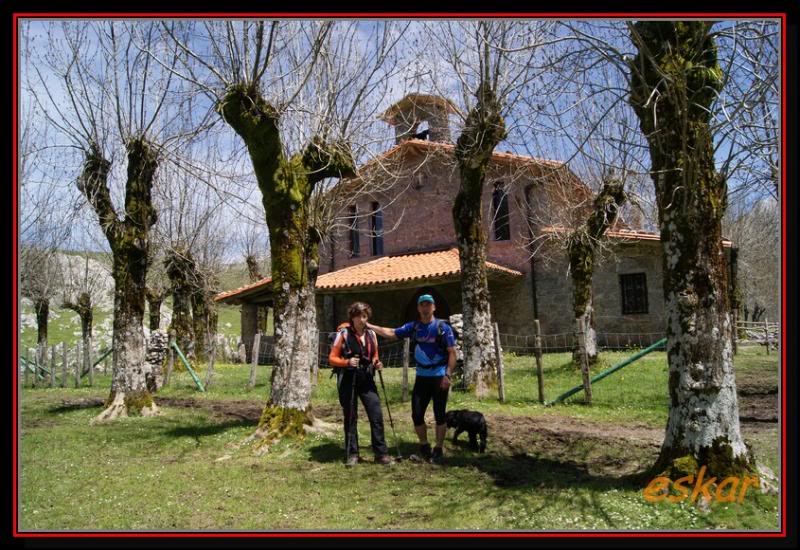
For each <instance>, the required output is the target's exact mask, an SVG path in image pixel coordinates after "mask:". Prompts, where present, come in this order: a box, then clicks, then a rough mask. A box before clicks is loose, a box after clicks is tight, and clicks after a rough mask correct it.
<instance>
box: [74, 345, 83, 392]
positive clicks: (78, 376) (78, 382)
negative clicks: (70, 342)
mask: <svg viewBox="0 0 800 550" xmlns="http://www.w3.org/2000/svg"><path fill="white" fill-rule="evenodd" d="M81 360H82V355H81V339H80V338H78V341H77V342H76V343H75V387H76V388H79V387H80V386H81Z"/></svg>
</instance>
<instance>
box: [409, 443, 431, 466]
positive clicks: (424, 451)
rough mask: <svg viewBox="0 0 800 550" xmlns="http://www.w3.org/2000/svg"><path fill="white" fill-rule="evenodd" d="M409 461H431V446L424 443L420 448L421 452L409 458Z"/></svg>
mask: <svg viewBox="0 0 800 550" xmlns="http://www.w3.org/2000/svg"><path fill="white" fill-rule="evenodd" d="M408 459H409V460H413V461H414V462H427V461H429V460H430V459H431V445H430V443H424V444H422V445H420V446H419V452H418V453H416V454H413V455H411V456H410V457H408Z"/></svg>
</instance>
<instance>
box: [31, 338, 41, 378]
mask: <svg viewBox="0 0 800 550" xmlns="http://www.w3.org/2000/svg"><path fill="white" fill-rule="evenodd" d="M41 364H42V344H41V342H37V344H36V359H35V360H34V363H33V384H32V385H31V387H32V388H35V387H36V386H37V384H38V383H39V381H38V380H37V379H38V378H39V365H41Z"/></svg>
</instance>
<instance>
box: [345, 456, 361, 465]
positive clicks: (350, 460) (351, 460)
mask: <svg viewBox="0 0 800 550" xmlns="http://www.w3.org/2000/svg"><path fill="white" fill-rule="evenodd" d="M358 462H359V456H358V455H350V456H348V457H347V462H345V466H348V467H352V466H355V465H356V464H358Z"/></svg>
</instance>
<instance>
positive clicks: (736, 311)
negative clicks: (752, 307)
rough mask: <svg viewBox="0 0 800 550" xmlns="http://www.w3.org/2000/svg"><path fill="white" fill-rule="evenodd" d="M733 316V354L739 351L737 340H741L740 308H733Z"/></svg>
mask: <svg viewBox="0 0 800 550" xmlns="http://www.w3.org/2000/svg"><path fill="white" fill-rule="evenodd" d="M731 318H732V319H733V341H732V342H731V344H732V345H733V354H734V355H736V353H737V352H738V351H739V349H738V347H739V346H738V344H737V340H739V308H736V307H735V308H733V309H732V310H731Z"/></svg>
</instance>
